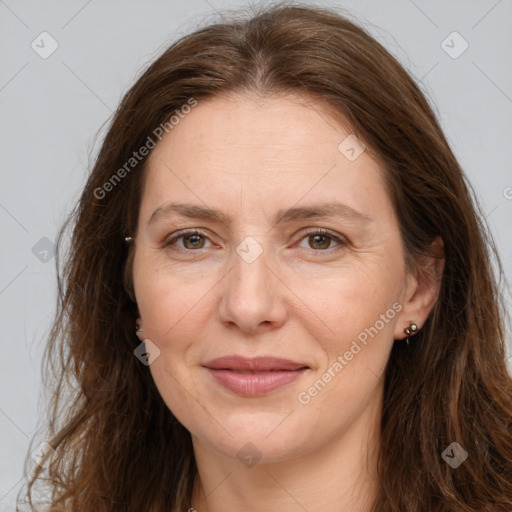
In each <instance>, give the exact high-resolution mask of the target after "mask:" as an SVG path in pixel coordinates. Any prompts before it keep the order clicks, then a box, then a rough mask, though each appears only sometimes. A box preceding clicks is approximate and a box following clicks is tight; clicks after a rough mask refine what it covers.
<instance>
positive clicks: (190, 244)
mask: <svg viewBox="0 0 512 512" xmlns="http://www.w3.org/2000/svg"><path fill="white" fill-rule="evenodd" d="M181 239H182V240H183V246H182V247H180V246H178V249H180V250H183V251H189V250H195V249H204V248H205V245H204V244H205V241H206V240H209V239H208V238H207V237H206V235H205V234H204V233H201V232H200V231H196V230H188V231H179V232H178V233H175V234H174V235H173V236H172V237H171V238H170V239H168V240H167V241H166V242H165V244H164V245H165V247H169V246H172V245H175V244H176V242H177V241H178V240H181Z"/></svg>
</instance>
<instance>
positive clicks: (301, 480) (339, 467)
mask: <svg viewBox="0 0 512 512" xmlns="http://www.w3.org/2000/svg"><path fill="white" fill-rule="evenodd" d="M381 403H382V402H381V400H377V401H375V402H373V403H371V404H369V405H368V407H367V408H366V409H365V410H364V411H363V413H362V414H361V415H360V416H359V417H358V418H357V419H356V420H355V421H354V422H353V423H352V424H351V425H349V426H348V427H347V428H346V429H345V430H344V431H343V432H339V433H334V434H333V437H332V438H330V439H329V440H328V441H326V443H324V444H323V446H322V448H321V449H319V450H315V451H314V452H306V453H304V454H303V455H301V456H300V457H296V458H293V459H285V460H282V461H279V462H274V463H266V464H264V463H258V464H256V465H255V466H253V467H251V468H247V467H244V466H243V465H242V464H240V461H238V460H236V461H234V460H233V459H230V458H227V457H224V456H222V455H220V454H219V452H218V451H216V450H214V449H212V448H211V447H210V446H206V445H205V444H203V443H202V442H201V441H200V440H198V439H197V438H195V437H194V436H193V437H192V438H193V443H194V452H195V455H196V463H197V468H198V473H197V477H196V479H195V481H194V491H193V497H192V503H191V508H192V511H191V512H193V511H194V510H196V511H197V512H221V511H222V512H224V511H226V510H247V511H250V512H266V511H268V510H279V511H280V512H297V511H298V510H301V509H302V510H307V511H308V512H320V511H322V512H324V511H325V510H336V512H371V510H372V505H373V502H374V500H375V498H376V496H377V493H378V490H379V488H378V482H379V479H378V475H377V457H378V450H379V439H380V418H381Z"/></svg>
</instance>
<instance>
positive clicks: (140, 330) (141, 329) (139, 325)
mask: <svg viewBox="0 0 512 512" xmlns="http://www.w3.org/2000/svg"><path fill="white" fill-rule="evenodd" d="M135 325H136V328H135V334H136V335H137V338H139V340H140V341H144V340H145V339H146V336H145V332H144V326H143V325H142V321H141V318H140V313H139V316H137V320H136V321H135Z"/></svg>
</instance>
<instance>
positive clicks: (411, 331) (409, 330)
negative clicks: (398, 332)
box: [404, 322, 418, 345]
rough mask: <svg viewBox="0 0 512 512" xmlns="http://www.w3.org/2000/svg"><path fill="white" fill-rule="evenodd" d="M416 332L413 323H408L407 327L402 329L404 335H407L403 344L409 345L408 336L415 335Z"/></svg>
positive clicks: (416, 328)
mask: <svg viewBox="0 0 512 512" xmlns="http://www.w3.org/2000/svg"><path fill="white" fill-rule="evenodd" d="M417 331H418V326H417V325H416V324H415V323H413V322H410V323H409V327H406V328H405V329H404V333H405V334H407V338H406V340H405V342H406V343H407V345H409V336H410V335H411V334H414V333H416V332H417Z"/></svg>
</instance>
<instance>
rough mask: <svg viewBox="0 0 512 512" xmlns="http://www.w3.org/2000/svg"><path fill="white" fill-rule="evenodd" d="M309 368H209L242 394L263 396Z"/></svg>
mask: <svg viewBox="0 0 512 512" xmlns="http://www.w3.org/2000/svg"><path fill="white" fill-rule="evenodd" d="M308 369H309V368H301V369H300V370H278V371H268V372H258V373H240V372H236V371H234V370H215V369H213V368H207V370H208V371H209V372H210V374H211V375H213V377H214V378H215V379H216V380H217V382H219V383H220V384H221V385H222V386H224V387H225V388H227V389H229V390H230V391H233V392H234V393H236V394H237V395H241V396H261V395H265V394H267V393H270V391H273V390H274V389H278V388H280V387H281V386H285V385H286V384H290V383H291V382H293V381H295V380H297V379H298V378H299V377H300V376H301V375H302V374H303V373H304V372H305V371H306V370H308Z"/></svg>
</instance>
